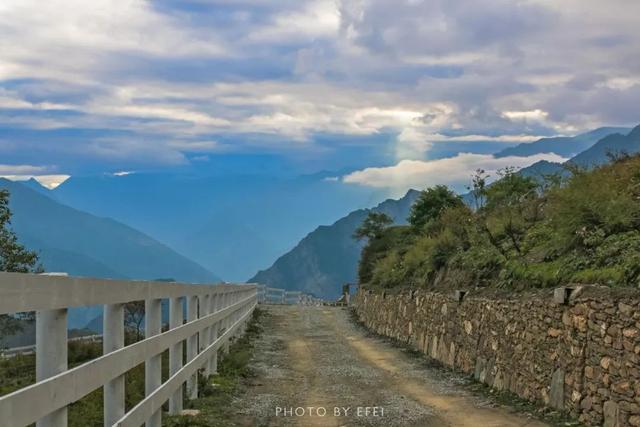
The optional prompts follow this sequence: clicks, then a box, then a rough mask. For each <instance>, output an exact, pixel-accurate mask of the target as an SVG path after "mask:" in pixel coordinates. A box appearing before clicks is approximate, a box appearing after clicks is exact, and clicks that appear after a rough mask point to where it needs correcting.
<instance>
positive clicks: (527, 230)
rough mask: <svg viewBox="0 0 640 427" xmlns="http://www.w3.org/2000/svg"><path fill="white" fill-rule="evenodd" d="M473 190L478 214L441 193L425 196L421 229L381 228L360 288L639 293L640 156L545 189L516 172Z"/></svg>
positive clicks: (366, 257)
mask: <svg viewBox="0 0 640 427" xmlns="http://www.w3.org/2000/svg"><path fill="white" fill-rule="evenodd" d="M476 182H479V183H483V182H484V181H483V180H482V179H474V183H476ZM475 187H476V188H474V191H475V193H474V194H475V200H481V202H482V203H478V208H477V209H475V210H472V209H471V208H468V207H467V206H464V205H462V204H457V203H455V202H453V203H450V204H448V203H446V204H445V205H446V206H444V205H443V204H442V203H441V202H442V200H443V197H440V196H443V195H446V194H449V193H450V191H449V190H447V189H446V188H442V187H441V186H439V187H437V188H434V189H430V190H427V191H426V192H424V193H423V195H422V196H421V197H420V198H419V199H418V201H417V202H416V203H417V205H416V206H415V207H414V209H413V210H412V214H415V215H414V217H415V218H418V217H419V215H418V213H420V215H422V216H421V217H420V218H421V219H420V220H419V221H418V220H416V224H414V225H413V226H406V227H390V228H386V229H383V230H382V231H381V232H380V234H379V235H378V236H377V237H376V238H375V239H371V240H370V241H369V243H368V244H367V246H366V247H365V248H364V250H363V252H362V258H361V262H360V267H359V279H360V283H366V284H371V285H373V286H380V287H394V286H401V285H408V286H436V285H446V284H448V283H455V285H456V286H460V283H458V281H459V280H460V278H464V280H465V281H466V282H467V283H470V284H472V285H474V286H500V287H509V288H526V287H550V286H557V285H559V284H563V283H569V282H578V283H600V284H606V285H609V286H640V231H639V230H640V156H635V157H623V158H620V159H618V160H617V161H616V162H615V163H613V164H610V165H607V166H603V167H600V168H598V169H595V170H592V171H585V170H580V169H577V168H573V169H572V170H571V175H570V176H569V177H568V178H567V179H566V181H564V182H560V180H558V179H553V177H551V178H550V179H549V180H548V181H543V182H537V181H536V180H535V179H533V178H531V177H525V176H521V175H519V174H518V173H516V171H515V170H514V169H511V168H509V169H506V170H503V171H501V177H500V179H499V180H498V181H496V182H495V183H493V184H492V185H489V186H487V185H476V186H475ZM451 194H452V193H451ZM434 195H438V197H435V196H434ZM429 203H434V206H428V204H429ZM415 218H414V219H415Z"/></svg>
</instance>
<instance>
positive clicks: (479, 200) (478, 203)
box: [467, 169, 489, 210]
mask: <svg viewBox="0 0 640 427" xmlns="http://www.w3.org/2000/svg"><path fill="white" fill-rule="evenodd" d="M487 179H489V175H488V174H487V173H486V172H485V171H484V169H476V171H475V173H474V174H473V175H472V176H471V185H470V186H468V187H467V190H469V191H470V192H471V196H472V197H473V204H474V207H475V208H476V210H480V209H482V208H483V207H484V201H485V196H486V190H487Z"/></svg>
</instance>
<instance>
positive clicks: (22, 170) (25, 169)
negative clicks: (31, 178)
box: [0, 165, 47, 175]
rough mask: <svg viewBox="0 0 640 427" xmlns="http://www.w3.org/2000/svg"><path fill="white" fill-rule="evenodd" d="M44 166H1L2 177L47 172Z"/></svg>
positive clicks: (0, 173)
mask: <svg viewBox="0 0 640 427" xmlns="http://www.w3.org/2000/svg"><path fill="white" fill-rule="evenodd" d="M46 170H47V168H46V167H44V166H33V165H0V175H27V174H37V173H41V172H44V171H46Z"/></svg>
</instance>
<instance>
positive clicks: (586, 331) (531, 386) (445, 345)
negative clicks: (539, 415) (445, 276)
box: [353, 286, 640, 427]
mask: <svg viewBox="0 0 640 427" xmlns="http://www.w3.org/2000/svg"><path fill="white" fill-rule="evenodd" d="M557 295H558V293H556V295H555V296H556V300H555V301H554V293H553V292H552V291H544V292H535V293H524V294H523V293H519V294H511V295H498V294H496V293H493V294H490V293H488V292H486V291H485V292H482V291H472V292H468V293H464V294H463V293H461V292H455V293H454V292H452V293H450V294H445V293H436V292H429V291H425V290H402V291H398V292H397V293H395V294H392V293H389V292H388V291H387V292H382V291H376V292H373V291H369V290H366V288H364V289H361V290H360V291H359V292H358V294H357V295H356V297H355V299H354V304H353V305H354V307H355V310H356V313H357V315H358V317H359V318H360V320H361V321H362V322H363V323H364V324H365V326H367V327H368V328H369V329H371V330H373V331H375V332H377V333H378V334H381V335H384V336H388V337H391V338H394V339H397V340H399V341H401V342H405V343H407V344H409V345H410V346H412V347H413V348H415V349H417V350H419V351H421V352H423V353H424V354H426V355H427V356H429V357H431V358H433V359H436V360H438V361H440V362H442V363H443V364H445V365H447V366H449V367H452V368H455V369H459V370H462V371H464V372H466V373H469V374H473V375H474V376H475V378H476V379H477V380H478V381H481V382H484V383H486V384H488V385H490V386H491V387H493V388H495V389H497V390H509V391H511V392H513V393H515V394H517V395H518V396H520V397H522V398H525V399H528V400H531V401H535V402H541V403H543V404H545V405H548V406H551V407H555V408H557V409H561V410H564V411H566V412H569V413H570V414H571V415H573V416H574V417H576V418H578V419H579V420H581V421H582V422H583V423H584V424H586V425H592V426H600V425H602V426H605V427H625V426H640V292H638V291H635V290H629V289H626V290H619V289H618V290H617V289H609V288H603V287H595V286H594V287H578V288H577V289H575V290H574V291H573V292H572V293H570V291H569V292H567V299H566V301H565V303H564V304H563V303H562V302H561V301H558V300H557Z"/></svg>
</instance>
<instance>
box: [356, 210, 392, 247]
mask: <svg viewBox="0 0 640 427" xmlns="http://www.w3.org/2000/svg"><path fill="white" fill-rule="evenodd" d="M391 224H393V219H391V217H390V216H389V215H387V214H385V213H382V212H373V211H372V212H369V215H367V217H366V218H365V220H364V222H363V223H362V225H361V226H360V227H358V228H357V229H356V231H355V233H353V238H354V239H356V240H362V239H365V238H367V239H369V240H374V239H376V238H378V237H380V235H381V234H382V232H383V231H384V229H385V228H386V227H387V226H389V225H391Z"/></svg>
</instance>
